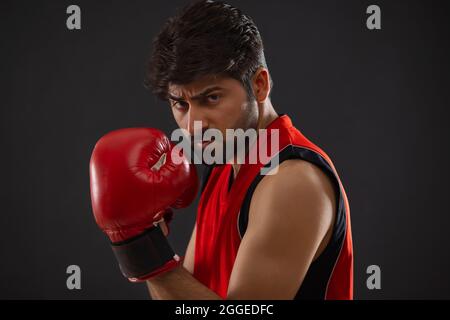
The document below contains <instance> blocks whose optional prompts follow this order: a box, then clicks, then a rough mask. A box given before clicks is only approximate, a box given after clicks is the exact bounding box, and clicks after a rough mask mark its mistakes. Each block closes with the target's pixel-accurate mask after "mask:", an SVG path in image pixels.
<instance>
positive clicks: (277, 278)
mask: <svg viewBox="0 0 450 320" xmlns="http://www.w3.org/2000/svg"><path fill="white" fill-rule="evenodd" d="M335 201H336V199H335V195H334V189H333V186H332V184H331V181H330V180H329V178H328V177H327V176H326V175H325V174H324V173H323V172H322V171H321V170H320V169H318V168H317V167H315V166H313V165H312V164H310V163H307V162H305V161H300V160H287V161H285V162H283V163H282V164H281V165H280V168H279V171H278V173H277V174H276V175H273V176H267V177H265V178H264V179H263V180H262V181H261V183H260V184H259V185H258V187H257V188H256V190H255V193H254V195H253V198H252V201H251V205H250V212H249V222H248V226H247V230H246V233H245V235H244V238H243V239H242V241H241V244H240V247H239V250H238V254H237V257H236V261H235V264H234V267H233V271H232V273H231V278H230V283H229V287H228V295H227V297H226V299H230V300H239V299H292V298H293V297H294V296H295V293H296V291H297V290H298V288H299V286H300V285H301V283H302V281H303V278H304V276H305V274H306V272H307V271H308V268H309V266H310V264H311V262H312V261H313V260H314V259H315V258H316V257H317V256H318V255H319V254H320V252H321V250H323V248H324V247H325V246H326V244H327V241H328V239H329V237H330V235H331V231H332V225H333V221H334V209H335ZM195 233H196V231H195V228H194V231H193V234H192V236H191V241H190V242H189V245H188V248H187V250H186V256H185V262H184V266H179V267H177V268H175V269H173V270H171V271H169V272H166V273H163V274H161V275H158V276H156V277H154V278H152V279H150V280H148V281H147V285H148V287H149V291H150V293H151V294H152V296H153V294H155V296H154V297H155V298H156V299H174V300H180V299H186V300H189V299H211V300H217V299H221V297H220V296H218V295H217V294H216V293H215V292H213V291H212V290H210V289H209V288H207V287H206V286H204V285H203V284H202V283H201V282H199V281H198V280H197V279H195V278H194V277H193V276H192V273H191V272H192V271H193V259H194V251H195V240H193V239H195ZM186 259H187V261H186Z"/></svg>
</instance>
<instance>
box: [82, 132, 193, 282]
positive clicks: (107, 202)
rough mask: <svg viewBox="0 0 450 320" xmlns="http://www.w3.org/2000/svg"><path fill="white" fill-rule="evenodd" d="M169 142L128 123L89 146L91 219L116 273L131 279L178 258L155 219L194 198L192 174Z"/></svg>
mask: <svg viewBox="0 0 450 320" xmlns="http://www.w3.org/2000/svg"><path fill="white" fill-rule="evenodd" d="M173 148H174V145H173V143H171V142H170V140H169V139H168V138H167V137H166V136H165V135H164V133H163V132H161V131H159V130H157V129H151V128H129V129H120V130H116V131H113V132H110V133H108V134H106V135H105V136H103V137H102V138H101V139H100V140H99V141H98V142H97V144H96V145H95V148H94V151H93V152H92V156H91V161H90V180H91V200H92V209H93V212H94V216H95V220H96V222H97V224H98V225H99V227H100V228H101V229H102V230H103V231H104V232H105V233H106V234H107V235H108V237H109V238H110V240H111V245H112V249H113V251H114V254H115V256H116V258H117V260H118V262H119V266H120V269H121V271H122V273H123V274H124V276H125V277H127V278H128V279H129V280H130V281H133V282H135V281H144V280H147V279H149V278H151V277H153V276H155V275H157V274H160V273H162V272H165V271H168V270H170V269H172V268H174V267H175V266H177V265H178V264H179V263H181V260H180V258H179V257H178V256H177V255H176V254H175V253H174V251H173V250H172V248H171V247H170V244H169V242H168V241H167V238H166V237H165V236H164V234H163V233H162V231H161V229H160V227H159V224H157V223H156V222H157V221H158V220H160V219H161V218H163V217H164V214H166V213H168V212H170V209H169V208H170V207H172V208H182V207H185V206H188V205H189V204H190V203H191V202H192V201H193V200H194V198H195V196H196V194H197V190H198V177H197V172H196V169H195V166H194V165H193V164H189V162H188V160H187V159H186V158H184V157H183V155H182V154H179V157H178V158H179V159H182V162H181V163H180V164H177V162H176V161H175V160H177V161H178V159H173V158H172V149H173ZM178 162H179V161H178Z"/></svg>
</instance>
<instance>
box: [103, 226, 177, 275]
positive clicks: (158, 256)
mask: <svg viewBox="0 0 450 320" xmlns="http://www.w3.org/2000/svg"><path fill="white" fill-rule="evenodd" d="M111 247H112V250H113V252H114V255H115V256H116V258H117V261H118V262H119V266H120V270H121V271H122V273H123V275H124V276H125V277H127V278H141V277H144V276H145V275H148V274H149V273H151V272H153V271H156V270H158V269H159V268H161V267H163V266H164V265H165V264H166V263H167V262H169V261H171V260H173V259H174V256H175V252H174V251H173V249H172V247H171V246H170V244H169V241H168V240H167V238H166V236H165V235H164V233H163V232H162V230H161V228H160V226H159V224H157V225H156V226H153V227H151V228H150V229H148V230H147V231H145V232H144V233H142V234H140V235H139V236H137V237H134V238H131V239H129V240H126V241H123V242H118V243H112V244H111Z"/></svg>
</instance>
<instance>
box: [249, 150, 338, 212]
mask: <svg viewBox="0 0 450 320" xmlns="http://www.w3.org/2000/svg"><path fill="white" fill-rule="evenodd" d="M335 198H336V196H335V191H334V186H333V182H332V180H331V178H330V177H328V176H327V174H326V173H325V172H324V171H323V170H321V169H320V168H319V167H317V166H316V165H314V164H312V163H310V162H308V161H304V160H300V159H292V160H286V161H283V162H282V163H281V164H280V165H279V167H278V170H277V172H276V173H275V174H273V175H267V176H266V177H264V178H263V179H262V180H261V182H260V183H259V184H258V186H257V188H256V189H255V192H254V194H253V198H252V202H259V201H261V200H263V199H265V200H266V201H264V203H265V204H269V203H270V204H272V205H276V206H281V207H288V208H289V207H291V206H298V205H302V206H305V205H306V206H307V205H308V204H310V205H314V206H322V205H327V204H328V205H330V204H334V203H335V202H336V199H335ZM303 211H304V210H303Z"/></svg>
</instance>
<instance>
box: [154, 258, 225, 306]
mask: <svg viewBox="0 0 450 320" xmlns="http://www.w3.org/2000/svg"><path fill="white" fill-rule="evenodd" d="M147 287H148V289H149V292H150V295H151V296H152V298H153V299H155V300H221V299H222V298H221V297H220V296H218V295H217V294H216V293H215V292H214V291H212V290H210V289H209V288H208V287H206V286H205V285H203V284H202V283H201V282H200V281H198V280H197V279H195V278H194V277H193V276H192V274H190V273H189V271H187V270H186V269H185V268H184V267H182V266H178V267H176V268H174V269H172V270H170V271H168V272H165V273H163V274H160V275H158V276H156V277H153V278H151V279H150V280H147Z"/></svg>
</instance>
